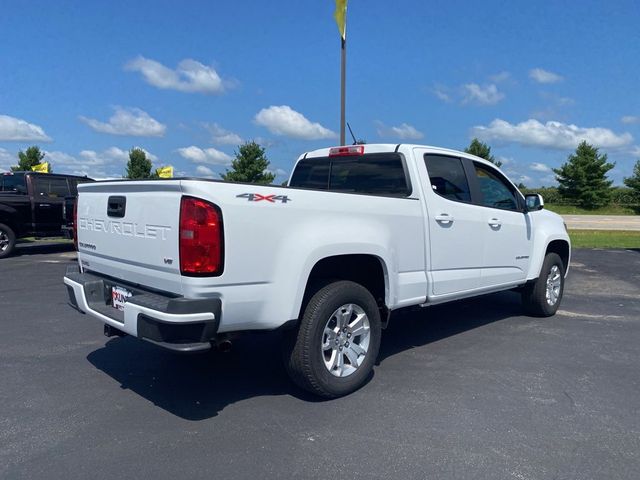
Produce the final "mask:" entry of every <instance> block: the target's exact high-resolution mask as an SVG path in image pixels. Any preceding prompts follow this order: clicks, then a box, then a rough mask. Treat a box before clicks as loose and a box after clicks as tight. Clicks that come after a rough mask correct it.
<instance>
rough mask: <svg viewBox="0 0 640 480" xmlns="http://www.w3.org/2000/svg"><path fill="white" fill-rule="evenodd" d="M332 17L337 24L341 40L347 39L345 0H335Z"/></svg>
mask: <svg viewBox="0 0 640 480" xmlns="http://www.w3.org/2000/svg"><path fill="white" fill-rule="evenodd" d="M333 18H335V19H336V23H337V24H338V31H339V32H340V36H341V37H342V40H346V39H347V0H336V11H335V12H333Z"/></svg>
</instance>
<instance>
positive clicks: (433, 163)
mask: <svg viewBox="0 0 640 480" xmlns="http://www.w3.org/2000/svg"><path fill="white" fill-rule="evenodd" d="M424 162H425V165H426V167H427V172H428V173H429V182H430V183H431V189H432V190H433V191H434V192H435V193H436V194H438V195H440V196H441V197H444V198H446V199H447V200H452V201H454V202H464V203H471V191H470V189H469V182H468V181H467V177H466V175H465V173H464V167H463V166H462V160H461V159H460V158H457V157H450V156H447V155H434V154H426V155H425V156H424Z"/></svg>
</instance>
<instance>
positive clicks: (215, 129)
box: [205, 123, 244, 145]
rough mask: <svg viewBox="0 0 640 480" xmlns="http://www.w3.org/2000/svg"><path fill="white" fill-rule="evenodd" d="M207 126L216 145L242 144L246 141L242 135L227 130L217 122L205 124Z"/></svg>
mask: <svg viewBox="0 0 640 480" xmlns="http://www.w3.org/2000/svg"><path fill="white" fill-rule="evenodd" d="M205 128H206V129H207V130H209V131H210V132H211V136H212V138H211V140H212V142H213V143H214V144H216V145H240V144H241V143H243V142H244V140H242V137H241V136H240V135H238V134H237V133H234V132H230V131H229V130H225V129H224V128H222V127H221V126H220V125H218V124H217V123H212V124H205Z"/></svg>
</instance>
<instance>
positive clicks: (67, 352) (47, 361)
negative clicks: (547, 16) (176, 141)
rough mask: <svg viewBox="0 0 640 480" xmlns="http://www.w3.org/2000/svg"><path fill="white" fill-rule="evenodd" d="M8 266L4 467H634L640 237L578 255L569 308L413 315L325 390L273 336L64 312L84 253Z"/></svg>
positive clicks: (70, 471)
mask: <svg viewBox="0 0 640 480" xmlns="http://www.w3.org/2000/svg"><path fill="white" fill-rule="evenodd" d="M19 253H20V254H19V255H18V256H16V257H13V258H9V259H6V260H3V261H0V279H1V280H0V282H1V284H2V288H1V289H0V318H1V329H2V330H1V332H2V335H0V405H1V407H0V411H1V412H2V414H1V415H0V422H1V425H0V478H3V479H14V478H30V479H33V478H47V479H51V478H65V479H67V478H79V479H80V478H81V479H85V478H92V479H101V478H123V479H125V478H155V477H162V478H168V477H173V478H274V477H279V478H293V477H297V478H328V477H341V478H368V479H370V478H434V479H449V478H450V479H463V478H487V479H501V478H516V479H552V478H558V479H591V478H593V479H604V478H615V479H627V478H628V479H632V478H633V479H635V478H638V472H639V471H640V415H639V413H638V412H640V346H639V345H640V250H635V251H631V250H578V251H575V252H574V256H573V264H572V267H571V272H570V276H569V279H568V282H567V288H566V292H565V298H564V302H563V304H562V306H561V310H560V312H559V313H558V314H557V315H556V316H555V317H552V318H547V319H540V318H530V317H525V316H522V315H521V311H520V305H519V297H518V295H517V294H515V293H513V292H505V293H500V294H494V295H489V296H485V297H481V298H476V299H471V300H467V301H464V302H457V303H455V304H450V305H442V306H437V307H430V308H427V309H423V310H421V311H415V312H405V313H402V314H398V315H396V316H395V317H394V318H393V319H392V323H391V326H390V328H389V329H388V330H386V331H385V332H384V335H383V340H382V349H381V358H380V362H379V365H378V366H377V367H376V368H375V373H374V375H373V378H372V379H371V381H370V382H369V383H368V384H367V385H366V386H365V387H364V388H363V389H361V390H360V391H358V392H356V393H355V394H353V395H351V396H348V397H345V398H342V399H338V400H333V401H319V400H317V399H315V398H313V397H311V396H309V395H308V394H306V393H304V392H302V391H300V390H299V389H297V388H296V387H294V386H293V385H292V384H291V383H290V382H289V380H288V378H287V376H286V374H285V372H284V369H283V367H282V366H281V362H280V355H279V349H278V336H277V335H275V334H253V335H250V336H246V337H243V338H241V339H239V340H238V341H237V342H236V343H235V345H234V348H233V350H232V351H231V352H230V353H227V354H222V353H209V354H204V355H193V356H180V355H176V354H173V353H170V352H166V351H163V350H160V349H158V348H156V347H154V346H152V345H149V344H146V343H142V342H140V341H138V340H136V339H133V338H112V339H108V338H106V337H104V336H103V335H102V326H101V324H99V323H98V322H96V321H95V320H92V319H91V318H88V317H86V316H83V315H81V314H80V313H78V312H76V311H74V310H72V309H71V308H70V307H68V306H67V298H66V290H65V288H64V285H63V283H62V276H63V274H64V272H65V269H66V266H67V265H69V264H71V263H72V262H73V261H74V258H75V254H74V252H72V251H69V246H68V245H63V246H39V245H35V246H29V247H24V248H21V249H20V252H19Z"/></svg>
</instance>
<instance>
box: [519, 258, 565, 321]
mask: <svg viewBox="0 0 640 480" xmlns="http://www.w3.org/2000/svg"><path fill="white" fill-rule="evenodd" d="M564 272H565V267H564V265H563V263H562V259H561V258H560V256H559V255H558V254H557V253H548V254H547V256H546V257H545V258H544V262H543V263H542V269H541V270H540V276H539V277H538V278H537V279H536V280H535V282H533V283H531V284H529V285H527V286H525V287H524V289H523V290H522V304H523V306H524V309H525V311H526V312H527V313H529V314H530V315H535V316H538V317H550V316H552V315H555V313H556V312H557V311H558V308H559V307H560V301H561V300H562V294H563V293H564Z"/></svg>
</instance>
